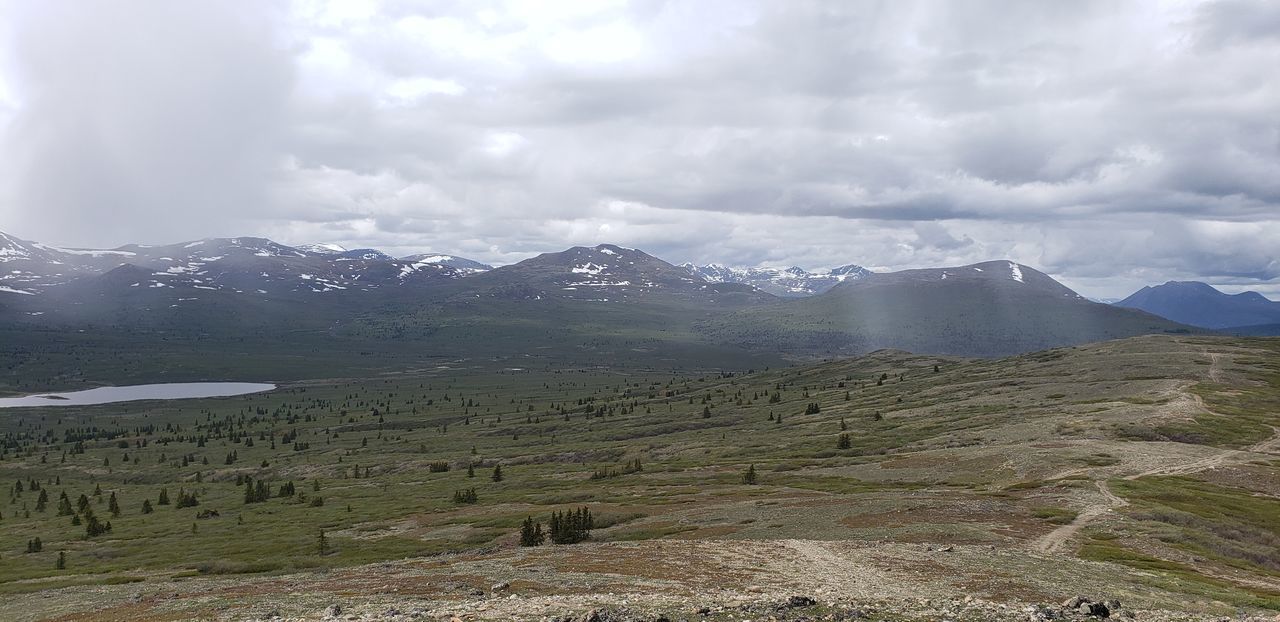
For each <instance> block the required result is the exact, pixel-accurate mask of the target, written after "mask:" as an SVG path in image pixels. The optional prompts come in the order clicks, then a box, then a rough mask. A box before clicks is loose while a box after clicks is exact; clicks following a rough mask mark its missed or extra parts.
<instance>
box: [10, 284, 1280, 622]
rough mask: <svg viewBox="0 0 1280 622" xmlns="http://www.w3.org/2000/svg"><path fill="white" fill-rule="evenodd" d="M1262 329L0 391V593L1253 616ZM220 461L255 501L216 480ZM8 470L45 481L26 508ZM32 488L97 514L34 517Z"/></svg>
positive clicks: (297, 610) (1268, 390)
mask: <svg viewBox="0 0 1280 622" xmlns="http://www.w3.org/2000/svg"><path fill="white" fill-rule="evenodd" d="M948 280H949V279H948ZM1278 347H1280V346H1278V345H1277V342H1276V341H1275V340H1260V339H1255V340H1244V339H1228V338H1196V337H1174V336H1156V337H1142V338H1134V339H1126V340H1121V341H1110V342H1105V343H1099V344H1093V345H1089V346H1083V347H1076V348H1062V349H1056V350H1050V351H1044V352H1036V353H1032V354H1027V355H1022V356H1017V357H1011V358H1004V359H997V360H962V359H954V358H946V357H924V356H914V355H908V354H905V353H902V352H894V351H882V352H877V353H874V354H872V355H870V356H866V357H861V358H857V359H851V360H844V361H838V362H832V363H823V364H817V365H808V366H803V367H793V368H780V369H772V370H768V371H765V370H757V371H755V372H746V371H743V372H737V373H720V374H694V375H682V374H672V373H669V372H647V371H644V370H635V371H628V369H627V368H626V367H625V366H612V367H610V368H608V369H577V370H554V371H538V370H512V369H506V370H502V371H500V372H495V371H493V370H478V369H477V370H471V369H438V368H437V369H426V370H416V371H406V372H404V373H401V374H395V375H382V376H377V377H372V378H369V377H358V378H345V379H331V380H324V381H309V382H299V383H291V384H287V385H286V386H283V387H281V388H280V389H278V390H276V391H274V392H271V393H266V394H256V395H251V396H244V397H238V398H228V399H211V400H195V401H187V402H177V403H158V402H157V403H130V404H126V405H122V406H123V407H121V405H116V406H102V407H90V408H77V409H74V410H65V409H64V410H59V409H57V408H45V409H43V410H15V411H10V412H12V413H13V416H7V417H2V418H0V433H3V434H5V435H6V436H5V438H7V439H10V441H11V443H10V445H8V446H7V447H6V449H5V450H4V454H5V455H4V458H5V459H4V460H0V478H4V479H6V480H7V481H10V482H19V481H20V482H22V485H23V487H26V488H28V489H27V490H24V491H22V492H20V493H16V492H12V491H11V493H12V494H11V495H10V497H9V498H8V499H7V500H4V501H0V510H2V512H3V516H4V519H3V522H2V523H0V555H3V558H4V560H5V564H4V565H2V566H0V589H3V590H4V591H5V592H6V598H5V599H4V604H0V614H2V615H3V617H4V618H5V619H12V620H34V619H45V618H52V617H56V616H59V615H67V616H69V617H72V618H75V617H77V616H79V617H83V616H85V615H87V614H88V613H89V612H92V614H93V615H96V616H98V618H99V619H149V618H156V617H168V618H178V619H193V618H194V619H200V618H209V617H222V618H228V619H265V618H270V617H272V616H274V615H280V616H283V617H286V618H290V617H298V618H304V619H322V618H326V617H328V618H332V617H334V609H333V608H334V607H335V606H337V608H338V610H339V613H340V614H341V617H344V618H345V617H347V616H355V619H373V618H377V619H394V620H403V619H408V618H410V617H412V616H413V615H415V614H416V616H417V617H419V618H425V619H446V620H447V619H450V618H451V617H452V616H458V617H459V618H460V619H476V620H510V619H519V620H542V619H548V618H551V617H553V616H555V617H558V618H559V619H563V618H562V617H560V616H566V617H567V616H575V617H574V618H573V619H584V620H585V619H593V620H604V619H615V620H654V619H657V617H658V616H659V615H665V616H667V617H668V618H669V619H680V618H689V619H707V620H719V621H727V620H730V619H732V620H735V621H738V620H742V619H769V617H770V616H773V617H775V618H777V619H782V620H801V619H807V620H813V619H823V616H835V615H837V614H838V615H840V616H843V617H833V618H832V619H863V618H864V617H866V616H868V615H875V616H879V618H880V619H884V620H909V621H924V620H937V619H941V618H942V617H945V618H946V619H955V620H970V621H974V622H976V621H978V620H984V621H985V620H1002V621H1003V620H1010V621H1012V620H1027V619H1029V618H1028V611H1035V612H1043V613H1044V614H1045V615H1046V616H1048V618H1055V619H1072V620H1083V619H1085V617H1086V616H1084V615H1080V614H1078V613H1077V612H1076V611H1075V608H1076V607H1075V606H1074V605H1072V606H1071V607H1069V608H1068V607H1064V606H1063V605H1062V603H1063V602H1064V601H1067V600H1068V599H1071V598H1072V597H1074V596H1077V595H1085V596H1088V597H1089V598H1092V599H1094V600H1096V601H1097V602H1099V603H1101V602H1102V601H1104V600H1105V601H1107V602H1108V603H1110V604H1108V605H1107V607H1108V611H1109V612H1111V613H1112V614H1113V615H1118V616H1119V615H1120V614H1119V613H1117V612H1124V611H1128V612H1130V613H1131V614H1133V615H1135V616H1136V618H1137V619H1140V620H1175V619H1176V620H1183V621H1190V620H1208V619H1219V618H1221V617H1222V616H1231V617H1232V618H1233V619H1234V618H1238V617H1240V616H1247V615H1253V616H1256V617H1255V618H1253V619H1258V620H1260V619H1263V618H1262V616H1266V617H1267V618H1269V617H1273V616H1274V613H1275V611H1276V610H1277V609H1280V583H1278V582H1277V580H1276V577H1277V574H1276V572H1277V567H1276V564H1277V559H1276V557H1275V551H1276V550H1277V549H1276V547H1275V537H1276V536H1275V534H1276V533H1277V528H1280V525H1277V524H1276V517H1277V516H1280V512H1277V509H1280V502H1277V501H1276V499H1277V495H1280V480H1278V479H1277V478H1276V468H1275V460H1276V458H1277V456H1280V454H1278V453H1277V452H1280V445H1278V444H1277V441H1276V437H1275V434H1276V433H1275V428H1276V427H1278V426H1280V420H1277V417H1276V414H1275V413H1277V412H1280V395H1277V392H1276V387H1277V386H1280V367H1277V366H1276V363H1275V362H1276V361H1277V360H1280V350H1277V348H1278ZM250 413H252V414H253V416H246V415H247V414H250ZM69 435H70V436H69ZM68 439H72V440H68ZM77 441H78V442H79V447H78V449H77V450H76V451H68V452H67V455H66V457H65V461H64V460H61V459H57V460H52V459H51V460H42V459H41V457H42V456H44V455H46V454H48V455H50V456H59V455H60V454H61V452H60V449H61V448H63V445H65V444H68V443H71V444H75V443H76V442H77ZM122 442H123V444H125V445H128V447H127V448H126V447H123V446H122ZM15 445H16V446H17V447H22V448H23V449H22V450H21V451H18V450H17V449H16V448H14V446H15ZM126 455H127V459H126ZM499 465H500V466H501V474H502V477H500V478H499V477H494V475H495V471H496V470H497V467H498V466H499ZM748 472H752V473H754V478H753V480H752V481H751V482H747V481H745V480H744V477H745V474H746V473H748ZM246 477H248V478H251V479H252V481H253V482H262V483H263V485H264V486H265V487H266V488H265V489H266V491H267V492H269V495H268V496H266V497H265V498H261V499H257V498H254V499H251V500H249V501H246V495H247V493H246V490H248V488H246V485H245V483H244V478H246ZM32 481H35V482H37V483H38V484H39V486H40V487H42V488H44V489H45V491H46V492H48V493H49V498H50V502H49V507H48V508H47V509H46V510H44V511H36V510H34V509H32V510H31V511H30V513H29V515H26V514H24V513H23V511H22V508H23V506H24V505H26V506H27V507H28V508H29V509H31V508H33V504H34V503H35V502H36V497H37V496H38V493H37V492H36V491H35V490H31V489H30V482H32ZM51 482H56V483H51ZM285 484H293V486H285ZM95 488H100V489H101V490H102V493H101V495H97V494H95V493H94V491H95ZM15 490H16V488H15ZM161 490H165V491H167V495H168V496H169V497H171V498H172V499H175V500H176V499H177V498H178V497H179V495H180V494H181V495H187V494H191V495H194V496H195V501H196V502H197V504H196V505H193V506H189V507H179V505H178V504H176V503H174V504H167V505H166V504H159V503H158V502H157V499H158V496H159V494H160V492H161ZM468 490H474V491H475V493H476V498H475V500H474V502H471V501H467V500H463V501H461V502H459V501H456V500H455V499H456V493H457V492H459V491H468ZM62 492H66V493H67V495H68V497H69V499H71V501H72V505H73V509H74V504H75V503H76V500H77V499H78V498H79V496H80V495H82V494H83V495H85V499H86V501H85V503H87V504H88V507H89V508H91V509H92V510H93V511H94V512H95V513H96V515H98V516H99V517H102V518H107V517H110V521H111V522H112V524H113V528H112V531H111V532H110V533H109V534H104V535H98V536H93V537H86V536H85V530H86V527H85V526H84V524H81V525H73V524H72V523H71V521H70V520H69V519H68V517H67V516H59V515H58V511H57V505H58V499H59V497H60V494H61V493H62ZM112 498H114V499H116V500H117V502H118V504H119V507H120V512H119V513H118V514H112V513H110V512H109V511H108V506H109V505H110V503H111V501H110V499H112ZM96 499H102V501H96ZM316 500H319V501H316ZM144 501H146V502H147V503H148V504H149V505H150V506H151V508H152V511H151V512H150V513H147V512H145V511H144V509H143V502H144ZM583 507H586V508H589V509H590V511H591V513H592V514H593V515H594V516H595V521H594V527H592V529H591V530H590V533H589V537H588V539H587V540H586V541H585V542H581V543H577V544H553V543H550V542H547V543H544V544H542V545H540V546H536V547H521V546H519V545H518V532H519V531H520V525H521V523H522V522H523V521H524V520H525V519H526V518H531V519H534V520H536V521H539V522H541V523H542V525H543V526H544V527H545V526H546V525H547V524H548V522H547V521H548V520H549V517H550V514H551V513H552V512H560V511H566V510H577V509H579V508H583ZM321 531H323V533H324V546H323V547H321V546H319V545H318V544H317V542H318V534H319V533H320V532H321ZM37 536H38V537H40V538H41V539H42V541H43V549H42V550H41V551H37V552H26V553H24V552H23V550H24V546H27V547H29V546H30V545H29V542H30V541H31V540H32V539H33V538H34V537H37ZM59 551H65V552H66V568H65V569H64V570H61V571H59V570H55V568H54V561H55V559H56V558H57V556H58V552H59ZM55 587H57V588H60V589H59V591H58V592H57V594H58V596H57V598H50V597H49V596H48V594H49V592H48V591H47V590H48V589H50V588H55ZM793 596H794V597H803V598H799V599H797V600H793V599H792V597H793ZM806 599H808V600H806ZM1077 602H1078V601H1077ZM1029 608H1030V609H1029ZM592 609H600V610H599V611H597V612H596V613H595V614H594V615H595V617H591V615H592V614H588V612H589V611H590V610H592ZM605 609H607V611H605V612H603V613H602V611H604V610H605ZM703 609H705V611H706V613H705V614H704V613H698V612H699V611H700V610H703ZM1064 609H1066V611H1064ZM855 611H861V612H862V614H855V613H854V612H855ZM609 612H612V613H609ZM868 612H870V613H868ZM605 615H610V616H614V617H612V618H609V617H602V616H605ZM1120 617H1127V616H1120ZM871 619H876V618H875V617H872V618H871ZM1038 619H1039V618H1038ZM1046 619H1047V618H1046Z"/></svg>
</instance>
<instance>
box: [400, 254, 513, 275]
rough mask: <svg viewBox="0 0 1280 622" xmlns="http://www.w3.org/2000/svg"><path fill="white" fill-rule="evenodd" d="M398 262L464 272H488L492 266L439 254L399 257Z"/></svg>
mask: <svg viewBox="0 0 1280 622" xmlns="http://www.w3.org/2000/svg"><path fill="white" fill-rule="evenodd" d="M400 260H401V261H407V262H410V263H423V264H439V265H442V266H449V267H450V268H457V269H459V270H462V271H464V272H488V271H489V270H492V269H493V266H491V265H489V264H486V263H480V262H478V261H473V260H471V259H467V258H465V257H455V256H453V255H441V254H439V253H419V254H417V255H409V256H408V257H401V258H400Z"/></svg>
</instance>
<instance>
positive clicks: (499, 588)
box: [489, 581, 511, 592]
mask: <svg viewBox="0 0 1280 622" xmlns="http://www.w3.org/2000/svg"><path fill="white" fill-rule="evenodd" d="M509 589H511V584H510V583H508V582H506V581H503V582H502V583H495V584H494V585H493V587H491V588H489V591H491V592H505V591H507V590H509Z"/></svg>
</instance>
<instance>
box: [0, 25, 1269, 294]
mask: <svg viewBox="0 0 1280 622" xmlns="http://www.w3.org/2000/svg"><path fill="white" fill-rule="evenodd" d="M31 6H36V5H31ZM31 6H18V9H20V10H16V13H17V14H16V15H15V17H16V21H17V23H19V24H20V27H19V28H18V29H17V30H18V31H19V32H20V33H21V34H22V35H23V36H21V37H18V38H17V41H16V43H15V45H14V46H13V49H12V50H10V51H9V55H10V57H11V58H10V60H11V62H10V63H9V65H10V66H11V67H12V68H13V70H11V71H7V72H6V73H5V74H3V81H2V82H0V87H6V86H7V88H0V95H3V94H4V93H5V92H6V91H8V92H11V93H13V94H15V95H14V96H13V97H12V98H11V99H13V101H14V102H16V103H15V104H14V105H13V107H12V108H13V111H14V112H12V113H9V114H8V116H3V114H2V113H0V123H4V124H5V142H4V151H3V152H0V158H3V160H0V163H3V164H4V165H5V167H6V169H8V170H15V171H19V174H16V175H12V176H10V178H9V179H8V180H7V181H10V182H11V183H9V184H8V186H9V187H8V188H6V190H7V191H8V195H7V196H6V199H5V202H4V203H3V204H0V215H3V217H4V222H5V223H6V224H5V227H10V228H12V229H13V230H14V232H15V233H18V234H21V235H26V236H28V237H34V238H39V239H48V240H49V241H52V242H56V243H78V244H112V243H116V242H120V241H125V240H126V239H127V240H129V241H134V240H142V241H169V240H175V239H183V238H195V237H202V236H206V235H212V234H225V233H256V234H264V235H270V236H273V237H278V238H281V239H282V240H284V241H287V242H305V241H316V240H326V241H338V242H342V243H345V244H349V245H353V246H378V247H383V248H386V249H388V250H391V251H402V252H410V251H418V250H425V249H431V250H436V251H447V252H455V253H459V254H464V255H470V256H475V257H476V258H478V259H482V260H487V261H494V262H504V261H514V260H518V259H521V258H523V257H527V256H529V255H530V254H532V253H536V252H541V251H547V250H555V249H558V248H561V247H563V246H566V245H569V244H587V243H597V242H602V241H612V242H617V243H621V244H627V245H630V246H638V247H642V248H645V249H647V250H650V251H652V252H655V253H657V254H660V255H662V256H665V257H667V258H669V259H672V260H675V261H681V260H694V261H720V262H726V263H737V264H749V265H754V264H770V265H790V264H798V265H804V266H808V267H827V266H834V265H840V264H844V263H850V262H857V263H863V264H866V265H871V266H876V267H880V268H885V269H892V268H905V267H915V266H922V265H936V264H939V263H962V262H970V261H979V260H984V259H990V258H995V257H1010V258H1013V259H1017V260H1020V261H1023V262H1025V263H1029V264H1032V265H1037V266H1042V267H1044V268H1045V269H1047V270H1049V271H1050V272H1051V273H1053V274H1055V275H1058V276H1060V277H1063V278H1064V279H1065V280H1067V282H1069V283H1074V284H1077V285H1078V286H1080V287H1083V288H1085V289H1086V292H1087V293H1093V294H1099V295H1117V294H1119V293H1122V292H1121V291H1120V290H1121V289H1125V288H1129V287H1130V285H1132V284H1135V283H1138V282H1139V281H1159V280H1164V279H1167V278H1206V279H1210V280H1214V279H1217V281H1216V282H1219V283H1221V284H1224V285H1226V286H1228V287H1229V288H1239V287H1244V286H1246V285H1250V284H1252V285H1255V286H1260V287H1261V288H1262V289H1263V290H1269V291H1274V290H1276V289H1280V286H1277V285H1275V283H1274V281H1275V279H1276V278H1277V276H1278V275H1277V268H1276V266H1277V260H1278V255H1280V250H1277V248H1275V246H1276V245H1275V244H1274V243H1273V241H1274V240H1275V239H1280V237H1278V235H1280V215H1278V214H1280V210H1278V209H1277V208H1278V207H1280V118H1278V117H1277V116H1276V115H1275V111H1276V110H1277V109H1280V83H1277V81H1276V80H1274V78H1273V76H1272V75H1271V74H1272V73H1273V72H1274V70H1273V69H1272V68H1273V67H1274V66H1276V64H1277V62H1278V61H1280V37H1277V36H1276V35H1275V32H1277V30H1278V29H1277V28H1274V27H1272V25H1273V24H1274V23H1275V22H1276V20H1278V19H1280V11H1278V10H1277V9H1276V7H1275V5H1274V4H1272V3H1268V2H1261V1H1259V2H1245V1H1240V0H1223V1H1219V2H1202V3H1192V4H1190V5H1175V4H1157V5H1152V4H1145V3H1132V4H1118V3H1114V2H1078V3H1066V4H1064V3H1049V2H1043V3H1042V2H1014V3H1011V2H966V3H962V4H947V5H940V4H937V3H930V2H909V1H908V2H901V1H895V2H871V1H868V2H818V1H802V2H787V3H744V2H737V1H727V0H726V1H710V0H708V1H701V2H636V3H631V4H620V5H618V6H611V5H608V4H602V3H581V4H574V3H563V4H561V3H553V4H546V5H542V6H539V8H538V10H528V8H527V7H525V6H524V5H521V4H519V3H507V2H500V1H496V0H495V1H482V2H456V3H417V2H408V1H388V2H383V3H381V4H376V3H375V4H370V5H369V6H370V7H372V8H373V9H374V10H367V11H365V10H360V9H361V8H362V7H361V6H360V5H343V4H338V3H333V4H330V3H328V2H325V1H324V0H314V1H309V2H296V3H293V4H290V5H288V6H283V5H281V6H276V5H262V4H258V3H249V4H243V5H233V6H232V7H230V8H228V7H227V5H224V4H215V3H207V4H190V3H183V4H178V5H174V4H172V3H159V2H156V3H151V2H133V3H128V4H124V5H113V6H112V7H97V8H95V9H93V10H91V11H89V12H88V13H86V11H85V10H83V7H81V6H80V5H75V6H76V7H77V9H78V10H76V11H74V12H73V11H71V10H70V7H71V6H72V5H70V4H68V5H63V6H61V7H60V8H59V7H56V6H55V8H53V9H46V8H43V7H44V5H39V6H40V8H35V9H33V8H31ZM95 11H96V12H97V13H98V14H95ZM6 103H7V102H4V101H0V104H6ZM2 110H3V108H0V111H2ZM6 119H7V120H6ZM8 223H13V224H12V225H9V224H8ZM1107 275H1110V276H1111V280H1110V281H1108V280H1106V279H1105V278H1104V277H1106V276H1107ZM1260 281H1261V283H1260ZM1266 281H1271V282H1270V283H1268V282H1266Z"/></svg>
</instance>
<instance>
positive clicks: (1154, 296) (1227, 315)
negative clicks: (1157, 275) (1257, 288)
mask: <svg viewBox="0 0 1280 622" xmlns="http://www.w3.org/2000/svg"><path fill="white" fill-rule="evenodd" d="M1115 305H1116V306H1118V307H1125V308H1131V309H1141V310H1143V311H1146V312H1148V313H1152V314H1155V315H1158V316H1160V317H1163V318H1167V319H1170V320H1173V321H1176V322H1182V323H1184V324H1190V325H1192V326H1200V327H1202V328H1212V329H1234V328H1243V327H1249V326H1262V325H1268V324H1277V323H1280V302H1275V301H1272V300H1269V299H1268V298H1267V297H1265V296H1263V295H1262V294H1259V293H1258V292H1252V291H1247V292H1241V293H1239V294H1227V293H1225V292H1222V291H1220V290H1218V289H1217V288H1215V287H1213V286H1212V285H1209V284H1208V283H1203V282H1200V281H1167V282H1165V283H1163V284H1161V285H1154V286H1152V285H1148V286H1146V287H1143V288H1142V289H1140V290H1138V291H1136V292H1134V293H1133V294H1131V295H1129V296H1128V297H1127V298H1125V299H1123V300H1121V301H1119V302H1117V303H1115Z"/></svg>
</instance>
